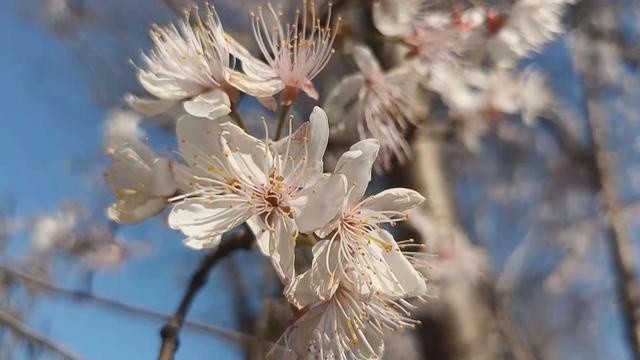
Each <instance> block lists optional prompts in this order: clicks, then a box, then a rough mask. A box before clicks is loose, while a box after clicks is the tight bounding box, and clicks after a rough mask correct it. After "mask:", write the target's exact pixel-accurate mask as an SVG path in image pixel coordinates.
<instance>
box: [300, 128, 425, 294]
mask: <svg viewBox="0 0 640 360" xmlns="http://www.w3.org/2000/svg"><path fill="white" fill-rule="evenodd" d="M377 152H378V143H377V141H376V140H374V139H369V140H363V141H361V142H359V143H357V144H355V145H353V146H352V147H351V149H350V150H349V151H348V152H346V153H345V154H343V155H342V157H341V158H340V160H338V164H337V165H336V169H335V174H342V175H344V176H345V177H346V178H347V181H348V183H349V184H350V185H351V188H350V191H349V194H348V196H347V197H346V198H345V199H344V201H343V202H342V208H341V209H340V212H339V213H338V215H337V216H336V218H334V219H332V220H331V221H330V222H329V223H328V224H327V225H326V226H324V227H322V228H321V229H319V230H318V231H317V234H318V235H319V236H320V237H322V238H325V237H328V238H327V240H323V241H321V242H319V243H317V244H316V245H314V248H313V253H314V259H313V264H312V266H311V269H310V270H309V271H307V272H306V273H304V274H303V275H301V276H299V277H298V278H297V279H296V282H294V283H292V284H291V287H290V289H289V291H288V292H289V295H290V296H289V297H290V301H291V302H292V303H294V304H297V305H299V304H300V301H299V300H298V299H296V297H297V296H296V294H297V293H298V291H299V289H296V287H298V286H303V287H306V286H308V285H300V284H299V283H301V284H305V283H306V284H311V285H310V286H311V287H313V288H314V290H315V291H316V294H317V296H318V297H319V298H320V299H322V300H326V299H328V298H330V297H331V296H332V295H333V293H334V292H335V291H336V289H337V288H338V286H339V285H340V284H341V283H348V284H349V286H350V287H351V288H354V289H356V290H357V292H358V293H359V294H363V295H366V296H370V295H371V294H373V293H376V294H377V293H382V294H384V295H385V296H387V297H389V298H403V297H410V296H420V295H423V294H424V292H425V290H426V285H425V281H424V279H423V277H422V275H421V274H420V273H418V272H417V271H416V270H415V269H414V268H413V266H412V264H411V262H410V261H409V260H408V259H407V258H406V257H405V255H404V254H403V253H402V252H401V250H400V247H399V246H398V244H397V243H396V241H395V239H394V238H393V236H392V235H391V234H390V233H389V232H388V231H386V230H385V229H383V228H382V226H383V225H384V224H392V225H394V224H395V223H396V222H398V221H403V220H405V218H406V216H407V215H406V213H405V212H406V211H407V210H409V209H411V208H413V207H415V206H417V205H419V204H420V203H421V202H422V201H423V200H424V198H423V197H422V196H421V195H420V194H418V193H417V192H415V191H413V190H409V189H401V188H397V189H388V190H385V191H383V192H381V193H378V194H376V195H373V196H370V197H367V198H365V199H362V196H363V195H364V192H365V190H366V188H367V184H368V183H369V180H370V178H371V166H372V165H373V162H374V161H375V159H376V155H377ZM326 273H330V274H331V276H326Z"/></svg>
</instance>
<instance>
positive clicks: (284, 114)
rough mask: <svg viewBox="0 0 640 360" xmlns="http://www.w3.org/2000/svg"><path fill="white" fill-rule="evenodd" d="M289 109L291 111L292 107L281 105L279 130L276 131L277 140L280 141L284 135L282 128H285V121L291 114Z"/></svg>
mask: <svg viewBox="0 0 640 360" xmlns="http://www.w3.org/2000/svg"><path fill="white" fill-rule="evenodd" d="M289 109H291V105H280V113H279V114H278V128H277V129H276V137H275V140H276V141H278V140H280V135H281V134H282V128H283V127H284V119H286V118H287V115H288V114H289Z"/></svg>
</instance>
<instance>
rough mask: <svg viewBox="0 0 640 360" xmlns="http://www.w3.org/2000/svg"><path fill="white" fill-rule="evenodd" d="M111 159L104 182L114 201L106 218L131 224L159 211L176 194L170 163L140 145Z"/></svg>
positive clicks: (125, 149)
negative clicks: (113, 196) (112, 194)
mask: <svg viewBox="0 0 640 360" xmlns="http://www.w3.org/2000/svg"><path fill="white" fill-rule="evenodd" d="M111 155H112V157H113V164H112V165H111V167H110V168H109V170H107V172H106V173H105V178H106V180H107V183H108V184H109V187H110V188H111V191H112V192H113V193H114V194H115V196H116V198H117V201H116V202H115V203H113V204H112V205H111V206H110V207H109V209H108V211H107V213H108V215H109V218H111V219H112V220H113V221H116V222H118V223H121V224H133V223H137V222H140V221H142V220H144V219H146V218H148V217H151V216H153V215H155V214H157V213H159V212H160V211H162V209H164V207H165V206H166V205H167V198H169V197H170V196H173V195H174V194H175V192H176V184H175V181H174V175H173V171H172V167H171V162H170V161H169V160H168V159H165V158H161V157H158V156H157V155H156V154H155V153H154V152H153V151H152V150H151V149H149V148H148V147H147V146H146V145H145V144H143V143H137V144H130V145H127V146H123V147H121V148H119V149H117V150H113V152H112V154H111Z"/></svg>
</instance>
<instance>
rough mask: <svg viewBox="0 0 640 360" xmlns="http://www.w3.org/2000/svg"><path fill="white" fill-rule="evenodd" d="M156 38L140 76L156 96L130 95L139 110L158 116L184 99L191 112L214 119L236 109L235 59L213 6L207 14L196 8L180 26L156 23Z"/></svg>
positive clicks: (140, 79)
mask: <svg viewBox="0 0 640 360" xmlns="http://www.w3.org/2000/svg"><path fill="white" fill-rule="evenodd" d="M192 14H193V18H194V19H193V23H194V24H193V25H191V24H190V20H191V18H192ZM151 40H152V41H153V44H154V48H153V49H152V50H150V51H149V53H148V54H143V55H142V56H143V57H142V58H143V61H144V63H145V66H144V67H142V68H139V69H138V80H139V81H140V84H142V86H143V87H144V88H145V89H146V90H147V91H148V92H149V93H150V94H151V95H153V96H154V97H155V99H154V98H139V97H136V96H133V95H129V96H127V101H128V102H129V104H130V105H131V106H132V107H133V108H134V109H136V110H138V111H140V112H141V113H143V114H145V115H158V114H160V113H163V112H166V111H169V110H170V109H171V108H173V107H174V106H176V105H179V104H182V106H183V107H184V110H186V111H187V112H188V113H189V114H191V115H194V116H200V117H208V118H211V119H215V118H219V117H220V116H221V115H225V114H227V113H229V112H230V111H231V109H230V106H231V102H232V101H236V100H237V99H238V92H237V90H235V89H234V88H233V87H232V86H231V84H230V82H229V71H230V68H233V66H234V60H232V59H230V56H229V51H228V49H227V47H228V46H227V41H226V40H225V34H224V30H223V29H222V25H221V24H220V19H219V18H218V15H217V14H216V12H215V9H214V8H213V7H211V6H207V14H206V16H205V17H204V19H202V18H201V17H200V15H199V14H198V10H197V8H194V10H193V11H188V12H187V13H186V15H185V17H184V18H183V19H181V20H180V21H179V22H178V24H177V26H176V25H169V26H167V27H159V26H155V27H154V28H153V30H152V31H151Z"/></svg>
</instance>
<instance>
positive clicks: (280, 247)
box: [169, 107, 346, 280]
mask: <svg viewBox="0 0 640 360" xmlns="http://www.w3.org/2000/svg"><path fill="white" fill-rule="evenodd" d="M265 127H266V124H265ZM177 132H178V138H179V141H180V150H181V153H182V156H183V157H184V159H185V161H187V163H188V165H189V172H190V174H191V175H192V178H191V181H190V186H191V187H192V191H191V192H188V193H186V194H185V195H184V196H182V197H180V199H182V200H181V201H180V202H178V203H177V204H176V205H175V206H174V208H173V210H172V212H171V214H170V215H169V225H170V227H171V228H173V229H180V230H181V231H182V232H183V233H184V234H185V235H186V236H187V239H186V240H185V243H186V245H188V246H190V247H193V248H209V247H215V246H217V245H218V244H219V242H220V236H221V235H222V234H223V233H224V232H226V231H228V230H230V229H232V228H234V227H235V226H237V225H240V224H242V223H243V222H245V221H247V222H248V224H249V226H250V227H251V228H252V229H253V230H254V232H255V233H256V235H257V242H258V245H259V246H260V248H261V250H262V251H263V252H264V253H265V254H267V255H269V256H271V258H272V261H273V263H274V267H275V268H276V271H277V272H278V274H279V275H280V276H281V277H282V278H283V279H284V280H287V279H291V278H292V277H293V274H294V267H293V265H294V263H293V261H294V254H293V250H294V247H295V238H296V237H297V235H298V232H299V231H300V232H310V231H313V230H315V229H317V228H319V227H320V226H322V225H324V224H326V222H327V221H328V220H330V219H331V218H333V216H334V215H335V214H336V212H337V210H338V206H339V204H340V202H341V200H342V199H343V198H344V195H345V193H346V180H345V179H344V177H339V176H332V177H326V176H324V175H323V174H322V156H323V154H324V151H325V149H326V146H327V141H328V135H329V134H328V133H329V129H328V120H327V117H326V114H325V113H324V111H323V110H322V109H320V108H318V107H316V108H315V109H314V110H313V112H312V113H311V116H310V121H309V122H308V123H305V124H304V125H302V126H301V127H300V128H298V130H297V131H296V132H294V133H293V134H290V135H289V136H288V137H286V138H284V139H282V140H280V141H278V142H275V143H272V142H270V141H269V140H268V133H267V134H266V138H267V140H265V141H261V140H259V139H256V138H254V137H252V136H250V135H248V134H247V133H245V132H244V131H243V130H241V129H240V128H238V127H237V126H235V125H233V124H231V123H228V122H227V123H224V124H221V125H220V124H217V123H215V124H214V123H213V122H211V121H204V122H203V121H202V119H198V118H194V117H188V116H185V117H183V118H181V119H180V120H179V121H178V129H177Z"/></svg>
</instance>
